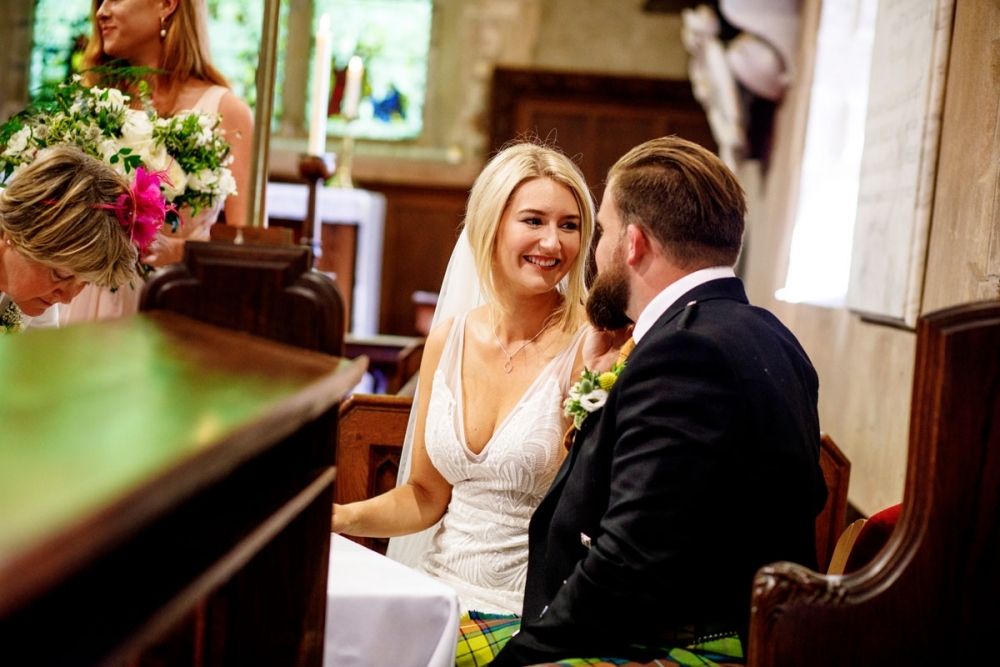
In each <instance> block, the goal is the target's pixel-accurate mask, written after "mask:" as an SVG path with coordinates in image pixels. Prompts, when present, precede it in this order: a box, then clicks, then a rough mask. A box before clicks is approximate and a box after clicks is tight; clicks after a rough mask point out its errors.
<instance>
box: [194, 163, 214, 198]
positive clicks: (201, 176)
mask: <svg viewBox="0 0 1000 667" xmlns="http://www.w3.org/2000/svg"><path fill="white" fill-rule="evenodd" d="M217 185H218V176H217V175H216V174H215V172H213V171H212V170H211V169H209V168H208V167H206V168H204V169H200V170H198V172H197V173H194V174H191V175H189V176H188V187H190V188H191V189H192V190H197V191H198V192H215V189H216V187H217Z"/></svg>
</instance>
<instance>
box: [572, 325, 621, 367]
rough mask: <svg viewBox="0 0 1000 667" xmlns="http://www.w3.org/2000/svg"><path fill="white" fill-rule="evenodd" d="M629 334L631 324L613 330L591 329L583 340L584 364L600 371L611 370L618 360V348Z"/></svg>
mask: <svg viewBox="0 0 1000 667" xmlns="http://www.w3.org/2000/svg"><path fill="white" fill-rule="evenodd" d="M631 335H632V326H631V325H629V326H627V327H624V328H622V329H616V330H614V331H598V330H597V329H591V330H590V331H588V332H587V337H586V339H584V341H583V363H584V365H585V366H586V367H587V368H589V369H590V370H592V371H597V372H600V373H603V372H604V371H609V370H611V367H612V366H614V365H615V363H616V362H617V361H618V350H620V349H621V347H622V345H624V344H625V341H627V340H628V338H629V336H631Z"/></svg>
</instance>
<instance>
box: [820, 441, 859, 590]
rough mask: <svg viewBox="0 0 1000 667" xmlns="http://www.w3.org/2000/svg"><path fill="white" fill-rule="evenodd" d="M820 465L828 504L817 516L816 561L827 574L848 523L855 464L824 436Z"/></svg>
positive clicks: (821, 443) (821, 442)
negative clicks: (850, 487)
mask: <svg viewBox="0 0 1000 667" xmlns="http://www.w3.org/2000/svg"><path fill="white" fill-rule="evenodd" d="M819 464H820V467H822V468H823V479H824V480H825V481H826V491H827V495H826V505H824V506H823V511H822V512H820V513H819V516H817V517H816V560H817V562H818V563H819V570H820V572H826V569H827V567H828V566H829V565H830V559H831V558H832V557H833V549H834V547H835V546H836V544H837V540H838V539H840V535H841V533H842V532H843V531H844V524H845V523H846V522H847V486H848V484H849V483H850V481H851V462H850V461H848V460H847V457H846V456H844V453H843V452H842V451H840V448H839V447H837V445H836V444H835V443H834V442H833V439H832V438H831V437H830V436H829V435H827V434H826V433H823V434H822V436H821V437H820V447H819Z"/></svg>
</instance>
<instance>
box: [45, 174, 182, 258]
mask: <svg viewBox="0 0 1000 667" xmlns="http://www.w3.org/2000/svg"><path fill="white" fill-rule="evenodd" d="M162 183H168V184H169V183H170V181H169V180H168V178H167V174H166V172H162V171H146V169H144V168H143V167H138V168H137V169H136V170H135V179H134V180H133V181H132V184H131V186H130V187H129V192H126V193H123V194H121V195H120V196H119V197H118V201H116V202H115V203H114V204H91V208H94V209H106V210H109V211H114V212H115V217H116V218H118V222H119V223H120V224H121V226H122V227H124V228H125V230H126V231H128V235H129V239H131V241H132V243H133V244H134V245H135V247H136V248H138V249H139V252H140V253H145V252H146V250H148V249H149V246H150V244H151V243H152V242H153V239H155V238H156V234H157V233H158V232H159V231H160V227H162V226H163V223H164V221H165V220H166V218H167V213H168V212H170V211H176V210H177V207H176V206H174V205H173V204H168V203H167V199H166V197H165V196H164V194H163V191H162V190H161V188H160V185H161V184H162ZM42 203H45V204H49V205H53V204H56V203H58V202H57V201H56V200H52V199H46V200H43V202H42Z"/></svg>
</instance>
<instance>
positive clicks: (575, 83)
mask: <svg viewBox="0 0 1000 667" xmlns="http://www.w3.org/2000/svg"><path fill="white" fill-rule="evenodd" d="M528 134H534V135H537V136H538V137H540V138H541V139H543V140H550V141H554V142H555V143H556V144H557V145H558V146H559V148H561V149H562V150H563V152H565V153H566V154H567V155H569V156H571V157H573V158H574V159H575V160H576V161H577V163H578V164H579V165H580V168H581V170H582V171H583V175H584V176H585V177H586V178H587V182H588V183H589V184H590V187H591V190H592V191H593V193H594V196H595V197H596V198H597V199H598V201H600V197H601V195H602V194H603V192H604V179H605V176H606V175H607V172H608V169H609V168H610V167H611V165H613V164H614V163H615V161H616V160H617V159H618V158H620V157H621V156H622V155H624V154H625V153H626V152H627V151H628V150H629V149H631V148H633V147H634V146H637V145H638V144H641V143H642V142H644V141H647V140H649V139H653V138H655V137H661V136H665V135H670V134H676V135H678V136H680V137H684V138H685V139H690V140H691V141H695V142H698V143H700V144H702V145H703V146H706V147H707V148H709V149H710V150H712V151H715V150H716V144H715V141H714V140H713V138H712V132H711V129H710V128H709V126H708V120H707V119H706V118H705V114H704V112H703V111H702V108H701V105H700V104H699V103H698V101H697V100H695V98H694V96H693V94H692V93H691V84H690V83H689V82H688V81H677V80H671V79H653V78H646V77H626V76H607V75H591V74H570V73H567V72H554V71H545V70H519V69H504V68H498V69H497V70H496V71H495V72H494V75H493V90H492V100H491V107H490V147H491V149H492V150H494V151H496V150H498V149H499V148H500V147H501V146H503V145H504V144H505V143H507V142H509V141H511V140H514V139H517V138H518V137H523V136H525V135H528Z"/></svg>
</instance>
